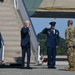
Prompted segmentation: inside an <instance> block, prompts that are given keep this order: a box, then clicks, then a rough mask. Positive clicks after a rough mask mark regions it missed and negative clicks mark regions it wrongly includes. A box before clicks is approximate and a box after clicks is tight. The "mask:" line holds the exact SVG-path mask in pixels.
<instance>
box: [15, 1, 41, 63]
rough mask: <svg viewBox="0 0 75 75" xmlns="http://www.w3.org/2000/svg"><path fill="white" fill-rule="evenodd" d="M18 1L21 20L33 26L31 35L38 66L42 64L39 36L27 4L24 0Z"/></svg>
mask: <svg viewBox="0 0 75 75" xmlns="http://www.w3.org/2000/svg"><path fill="white" fill-rule="evenodd" d="M16 1H17V3H16V4H17V5H16V6H17V7H16V8H17V10H18V11H19V13H20V15H21V18H22V20H23V21H26V20H28V21H30V23H31V25H30V28H29V29H30V32H31V33H30V34H31V36H30V37H31V46H32V47H31V48H32V51H33V53H34V57H35V62H36V64H38V63H39V62H40V58H39V56H40V45H39V42H38V40H37V36H36V33H35V30H34V27H33V24H32V22H31V19H30V17H29V14H28V11H27V8H26V6H25V3H24V0H16Z"/></svg>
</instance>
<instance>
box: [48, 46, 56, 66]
mask: <svg viewBox="0 0 75 75" xmlns="http://www.w3.org/2000/svg"><path fill="white" fill-rule="evenodd" d="M47 56H48V64H47V65H48V67H55V61H56V47H47Z"/></svg>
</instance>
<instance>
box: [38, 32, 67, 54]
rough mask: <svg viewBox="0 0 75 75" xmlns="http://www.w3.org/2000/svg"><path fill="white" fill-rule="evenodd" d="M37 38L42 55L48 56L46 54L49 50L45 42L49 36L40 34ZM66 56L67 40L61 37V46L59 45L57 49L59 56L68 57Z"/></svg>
mask: <svg viewBox="0 0 75 75" xmlns="http://www.w3.org/2000/svg"><path fill="white" fill-rule="evenodd" d="M37 37H38V40H39V42H40V50H41V54H43V55H47V53H46V50H47V48H46V46H45V41H46V38H47V36H46V35H45V34H42V33H39V34H38V35H37ZM66 54H67V49H66V43H65V39H64V38H62V37H60V44H59V48H58V49H57V55H66Z"/></svg>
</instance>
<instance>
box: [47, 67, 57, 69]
mask: <svg viewBox="0 0 75 75" xmlns="http://www.w3.org/2000/svg"><path fill="white" fill-rule="evenodd" d="M48 69H56V67H48Z"/></svg>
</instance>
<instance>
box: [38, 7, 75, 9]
mask: <svg viewBox="0 0 75 75" xmlns="http://www.w3.org/2000/svg"><path fill="white" fill-rule="evenodd" d="M38 9H40V10H75V8H49V7H48V8H38Z"/></svg>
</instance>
